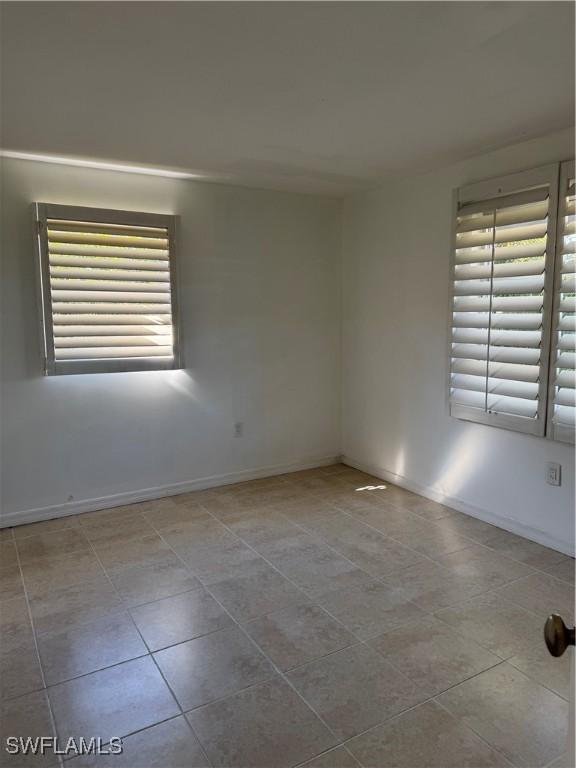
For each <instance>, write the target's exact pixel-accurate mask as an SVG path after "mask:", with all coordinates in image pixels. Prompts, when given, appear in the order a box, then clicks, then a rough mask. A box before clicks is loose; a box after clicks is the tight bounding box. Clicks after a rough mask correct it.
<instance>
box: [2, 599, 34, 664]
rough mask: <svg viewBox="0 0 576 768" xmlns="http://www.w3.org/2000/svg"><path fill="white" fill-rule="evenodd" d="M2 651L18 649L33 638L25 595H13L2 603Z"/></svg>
mask: <svg viewBox="0 0 576 768" xmlns="http://www.w3.org/2000/svg"><path fill="white" fill-rule="evenodd" d="M0 638H1V643H0V652H1V653H2V654H4V653H8V652H10V651H16V650H18V648H20V647H21V646H22V645H25V644H27V643H28V641H30V639H31V638H32V625H31V623H30V615H29V612H28V605H27V602H26V600H25V598H23V597H13V598H12V599H11V600H4V602H3V603H2V604H0Z"/></svg>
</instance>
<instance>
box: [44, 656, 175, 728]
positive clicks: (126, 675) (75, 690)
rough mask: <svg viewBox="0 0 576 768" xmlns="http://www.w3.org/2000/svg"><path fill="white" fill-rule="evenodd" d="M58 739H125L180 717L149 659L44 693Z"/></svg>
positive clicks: (50, 689)
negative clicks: (170, 718) (52, 716)
mask: <svg viewBox="0 0 576 768" xmlns="http://www.w3.org/2000/svg"><path fill="white" fill-rule="evenodd" d="M48 694H49V697H50V702H51V705H52V711H53V713H54V718H55V720H56V728H57V730H58V735H59V737H60V739H63V740H66V739H68V738H70V737H71V736H73V737H75V738H79V737H80V736H85V737H86V736H88V737H89V736H92V735H94V736H100V737H101V738H102V740H103V742H107V741H109V740H110V738H112V737H122V736H126V735H128V734H130V733H133V732H134V731H138V730H141V729H142V728H146V727H148V726H149V725H154V724H155V723H158V722H160V721H161V720H166V719H167V718H169V717H173V716H175V715H178V714H180V711H179V709H178V707H177V705H176V702H175V701H174V697H173V696H172V694H171V693H170V691H169V690H168V687H167V686H166V683H165V682H164V680H163V679H162V676H161V675H160V673H159V672H158V669H157V667H156V665H155V664H154V662H153V661H152V659H151V658H150V657H149V656H146V657H143V658H141V659H134V660H133V661H126V662H124V664H119V665H118V666H116V667H109V668H108V669H103V670H101V671H99V672H93V673H92V674H90V675H85V676H84V677H77V678H76V679H75V680H70V681H68V682H67V683H60V685H56V686H54V687H53V688H49V689H48Z"/></svg>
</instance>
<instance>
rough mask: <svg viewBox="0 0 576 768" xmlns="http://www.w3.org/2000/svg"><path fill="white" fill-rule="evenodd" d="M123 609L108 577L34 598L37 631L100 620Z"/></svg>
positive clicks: (32, 602)
mask: <svg viewBox="0 0 576 768" xmlns="http://www.w3.org/2000/svg"><path fill="white" fill-rule="evenodd" d="M122 608H123V605H122V602H121V600H120V598H119V597H118V595H117V594H116V591H115V590H114V588H113V587H112V585H111V584H110V582H109V581H108V579H106V578H105V577H100V578H98V579H94V581H82V582H79V583H78V584H75V585H72V586H69V587H60V588H58V589H54V590H52V591H50V592H46V593H44V594H40V595H38V596H37V597H33V598H31V600H30V610H31V611H32V619H33V621H34V627H35V629H36V632H38V633H43V632H56V631H59V630H61V629H67V628H70V627H74V626H78V625H80V624H86V623H88V622H90V621H98V620H99V619H102V618H104V616H109V615H111V614H113V613H118V612H119V611H121V610H122Z"/></svg>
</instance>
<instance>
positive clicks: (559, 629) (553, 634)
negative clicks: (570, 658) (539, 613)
mask: <svg viewBox="0 0 576 768" xmlns="http://www.w3.org/2000/svg"><path fill="white" fill-rule="evenodd" d="M544 640H546V645H547V647H548V650H549V651H550V653H551V654H552V656H562V654H563V653H564V651H565V650H566V648H568V646H569V645H574V627H572V629H569V628H568V627H567V626H566V624H564V622H563V621H562V617H561V616H559V615H558V614H557V613H552V614H551V615H550V616H548V618H547V619H546V624H544Z"/></svg>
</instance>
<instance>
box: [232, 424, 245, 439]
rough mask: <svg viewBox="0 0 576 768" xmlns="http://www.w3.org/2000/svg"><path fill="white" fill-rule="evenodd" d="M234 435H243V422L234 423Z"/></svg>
mask: <svg viewBox="0 0 576 768" xmlns="http://www.w3.org/2000/svg"><path fill="white" fill-rule="evenodd" d="M234 437H244V422H243V421H237V422H236V423H235V424H234Z"/></svg>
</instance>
